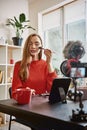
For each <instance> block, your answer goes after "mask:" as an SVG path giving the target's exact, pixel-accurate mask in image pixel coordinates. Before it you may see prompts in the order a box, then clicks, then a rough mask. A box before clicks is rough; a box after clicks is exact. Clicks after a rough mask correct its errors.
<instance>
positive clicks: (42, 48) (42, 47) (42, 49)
mask: <svg viewBox="0 0 87 130" xmlns="http://www.w3.org/2000/svg"><path fill="white" fill-rule="evenodd" d="M39 49H42V50H45V48H43V47H41V46H40V47H39ZM52 53H56V52H54V51H52Z"/></svg>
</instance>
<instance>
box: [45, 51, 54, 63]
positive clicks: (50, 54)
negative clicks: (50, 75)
mask: <svg viewBox="0 0 87 130" xmlns="http://www.w3.org/2000/svg"><path fill="white" fill-rule="evenodd" d="M44 54H45V56H46V62H47V63H48V64H50V63H51V59H52V51H51V50H50V49H44Z"/></svg>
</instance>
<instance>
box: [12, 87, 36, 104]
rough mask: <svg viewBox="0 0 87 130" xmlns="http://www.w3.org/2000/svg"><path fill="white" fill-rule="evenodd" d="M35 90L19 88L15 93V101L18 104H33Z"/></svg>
mask: <svg viewBox="0 0 87 130" xmlns="http://www.w3.org/2000/svg"><path fill="white" fill-rule="evenodd" d="M33 91H34V90H32V89H30V88H19V89H16V90H15V91H14V94H15V99H16V101H17V102H18V104H21V105H23V104H28V103H30V102H31V97H32V92H33Z"/></svg>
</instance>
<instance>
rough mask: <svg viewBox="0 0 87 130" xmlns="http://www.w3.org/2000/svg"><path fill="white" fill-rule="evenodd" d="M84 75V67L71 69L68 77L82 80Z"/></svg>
mask: <svg viewBox="0 0 87 130" xmlns="http://www.w3.org/2000/svg"><path fill="white" fill-rule="evenodd" d="M85 73H86V68H85V67H78V68H75V67H72V68H71V72H70V77H78V78H82V77H85Z"/></svg>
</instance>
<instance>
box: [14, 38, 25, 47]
mask: <svg viewBox="0 0 87 130" xmlns="http://www.w3.org/2000/svg"><path fill="white" fill-rule="evenodd" d="M12 40H13V44H14V45H16V46H21V45H22V41H23V38H19V37H12Z"/></svg>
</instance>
